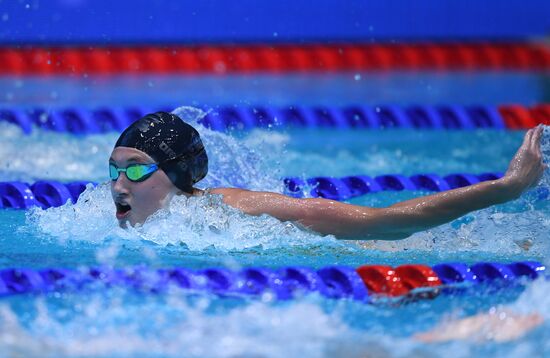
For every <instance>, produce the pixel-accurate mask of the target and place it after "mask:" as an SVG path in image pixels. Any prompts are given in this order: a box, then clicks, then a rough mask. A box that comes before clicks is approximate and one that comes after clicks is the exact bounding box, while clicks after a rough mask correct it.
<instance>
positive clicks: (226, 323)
mask: <svg viewBox="0 0 550 358" xmlns="http://www.w3.org/2000/svg"><path fill="white" fill-rule="evenodd" d="M428 78H429V77H428ZM398 82H399V81H398ZM428 82H429V81H428ZM399 83H401V82H399ZM453 84H456V83H455V82H453V83H452V84H447V85H448V86H451V87H452V85H453ZM310 86H311V84H310ZM340 86H341V88H340V89H342V88H345V84H341V85H340ZM31 87H32V88H35V90H36V88H40V87H34V85H32V86H31ZM328 87H330V86H328V85H327V88H328ZM459 87H460V86H459ZM94 88H95V91H96V92H94V93H101V91H99V90H97V88H96V87H94ZM391 88H392V87H391V86H390V89H391ZM36 91H38V90H36ZM225 91H226V90H223V91H222V92H223V94H224V96H226V97H224V100H226V101H230V100H231V97H230V95H228V94H227V92H225ZM350 91H351V92H352V94H354V95H357V96H358V95H359V94H360V93H359V94H358V92H357V91H358V90H353V89H352V90H350ZM336 92H338V91H335V93H336ZM442 92H444V91H442ZM21 93H22V94H23V95H27V97H25V96H23V97H25V98H26V99H29V98H31V97H32V93H38V92H32V91H31V90H30V89H29V90H23V91H22V92H21ZM109 93H111V95H112V96H111V97H109V101H111V102H113V103H116V94H115V90H113V89H111V91H110V92H109ZM338 93H340V94H338V95H337V94H334V96H335V97H336V99H335V100H336V101H339V100H343V98H344V97H345V95H344V94H342V93H341V92H338ZM61 94H62V95H61V99H59V97H58V98H57V99H56V100H55V101H53V102H52V99H51V98H46V99H42V100H38V102H39V104H40V103H42V104H43V105H48V106H56V105H60V104H66V103H68V102H69V101H68V98H71V96H72V95H73V94H71V93H70V91H67V93H64V92H62V91H61ZM138 94H139V91H138ZM141 95H143V93H142V94H141ZM523 95H525V94H523ZM77 96H81V98H85V93H84V90H82V91H81V92H79V93H78V94H77ZM103 96H106V94H103ZM227 96H229V97H227ZM233 96H236V95H235V94H233ZM289 96H290V95H289ZM338 96H340V97H338ZM400 96H401V97H402V96H403V95H402V94H401V95H400ZM464 96H466V95H464ZM526 96H527V95H526ZM46 97H47V96H46ZM123 97H124V96H123ZM138 97H139V96H138ZM175 97H176V96H174V98H170V101H168V102H175V101H176V98H175ZM535 97H536V96H535V95H533V97H531V98H533V99H534V100H536V98H535ZM17 98H19V99H20V102H18V101H17V100H16V99H13V101H12V102H10V103H11V104H14V103H15V104H18V103H19V104H24V103H26V102H25V100H24V98H20V97H17ZM495 98H498V96H496V97H495ZM328 99H329V96H328V95H327V97H326V98H324V99H322V98H321V100H320V101H321V102H322V101H323V100H325V101H328ZM401 99H402V102H403V103H405V102H407V101H408V100H409V99H408V98H401ZM439 99H440V100H441V99H442V100H444V97H441V96H440V97H439ZM126 100H128V98H126V97H124V98H123V99H122V102H124V101H126ZM414 100H416V98H415V99H414ZM433 100H434V102H435V101H436V99H433ZM64 101H65V102H64ZM151 101H152V102H154V103H160V102H161V99H160V96H159V95H157V96H156V97H155V98H153V99H152V100H151ZM286 101H287V102H288V100H286ZM307 101H308V100H307V99H306V100H305V102H307ZM488 101H489V100H488ZM92 102H93V101H92ZM92 102H90V103H86V104H89V105H93V104H94V103H92ZM283 102H284V101H281V103H283ZM464 102H470V103H473V101H471V98H470V99H469V100H467V99H464ZM495 102H496V99H495ZM28 103H31V101H29V102H28ZM35 104H36V103H35ZM103 104H105V103H103ZM107 104H109V103H107ZM179 111H180V112H179V113H183V115H184V116H185V118H186V119H187V120H189V121H191V122H193V121H196V120H197V119H198V118H199V117H200V115H201V112H200V111H199V110H195V109H192V108H181V109H179ZM199 130H200V132H201V136H202V137H203V138H204V142H205V146H206V148H207V151H208V153H209V157H210V158H211V170H210V173H209V175H208V177H207V178H206V179H205V180H204V182H203V183H201V185H202V187H212V186H237V187H246V188H251V189H258V190H260V189H261V190H270V191H275V192H283V190H284V188H283V185H282V181H281V178H283V177H287V176H299V177H312V176H345V175H357V174H368V175H379V174H388V173H399V174H406V175H412V174H416V173H437V174H440V175H444V174H449V173H454V172H470V173H482V172H491V171H496V172H504V171H505V170H506V167H507V163H508V161H509V160H510V159H511V157H512V156H513V154H514V152H515V150H516V149H517V148H518V147H519V145H520V144H521V140H522V137H523V133H522V132H512V131H499V130H478V131H418V130H385V131H368V130H363V131H330V130H305V129H287V130H281V129H278V130H254V131H252V132H246V133H242V132H233V133H229V134H224V133H216V132H212V131H210V130H208V129H205V128H199ZM116 137H117V134H116V133H112V134H105V135H94V136H81V137H77V136H71V135H66V134H59V133H53V132H48V131H43V130H35V131H33V132H32V133H31V135H29V136H26V135H24V134H23V133H22V131H21V130H20V129H19V128H17V127H15V126H13V125H10V124H6V123H1V122H0V143H1V144H2V145H1V146H0V178H2V180H21V181H29V182H32V181H35V180H38V179H54V180H60V181H72V180H91V181H95V182H98V183H100V184H99V185H98V186H97V187H95V188H94V187H89V188H88V189H87V190H86V192H85V193H84V194H83V195H82V196H81V199H80V200H79V201H78V203H77V204H76V205H70V204H67V205H65V206H63V207H59V208H52V209H48V210H41V209H32V210H29V211H18V210H2V211H0V230H1V232H2V235H1V236H0V265H1V267H2V268H7V267H14V266H16V267H33V268H42V267H69V268H80V267H85V266H93V265H112V266H116V267H127V266H139V265H143V266H148V267H170V266H182V267H190V268H205V267H219V266H224V267H229V268H231V269H239V268H241V267H250V266H263V267H272V268H276V267H282V266H288V265H303V266H310V267H315V268H319V267H322V266H326V265H335V264H338V265H349V266H354V267H357V266H359V265H362V264H367V263H370V264H389V265H399V264H402V263H424V264H436V263H440V262H442V261H461V262H466V263H473V262H479V261H491V260H494V261H502V262H510V261H519V260H524V259H529V260H540V261H542V262H544V263H546V264H548V263H549V262H550V261H549V260H548V259H549V254H548V253H549V252H550V240H549V239H550V237H549V236H550V235H549V234H548V233H549V232H550V230H549V227H550V205H549V201H548V199H546V198H543V199H541V198H540V197H539V195H538V194H539V191H540V190H541V188H543V189H544V188H548V186H549V177H548V174H549V173H546V174H545V178H544V180H543V183H541V184H540V185H539V187H538V188H535V189H533V191H531V192H529V193H526V194H525V195H523V196H522V197H521V198H520V199H518V200H516V201H514V202H511V203H507V204H504V205H499V206H496V207H493V208H489V209H485V210H482V211H479V212H476V213H473V214H469V215H467V216H465V217H463V218H461V219H459V220H456V221H454V222H452V223H449V224H447V225H443V226H441V227H438V228H435V229H431V230H428V231H426V232H423V233H418V234H416V235H413V237H411V238H408V239H406V240H402V241H395V242H382V241H368V242H361V241H338V240H336V239H335V238H333V237H331V236H325V237H323V236H320V235H317V234H315V233H311V232H305V231H302V230H301V229H299V228H297V227H295V226H294V225H293V224H290V223H280V222H278V221H277V220H275V219H273V218H270V217H267V216H261V217H248V216H245V215H243V214H241V213H239V212H238V211H236V210H234V209H231V208H228V207H226V206H224V205H223V204H222V203H221V202H220V199H219V198H217V197H215V196H207V197H201V198H190V199H185V198H177V199H175V200H174V202H173V203H172V205H171V208H170V210H169V211H161V212H159V213H157V214H155V215H154V216H153V217H151V218H150V219H149V220H148V221H147V222H146V223H145V224H144V225H143V226H141V227H138V228H132V229H128V230H123V229H120V228H118V226H117V224H116V220H115V217H114V205H113V203H112V200H111V197H110V191H109V184H108V182H107V180H108V178H107V174H108V172H107V165H106V164H107V158H108V156H109V153H110V151H111V149H112V146H113V143H114V141H115V140H116ZM544 140H545V144H544V150H545V158H546V159H548V156H549V155H550V131H549V130H548V129H546V132H545V137H544ZM425 194H428V193H425V192H382V193H377V194H369V195H365V196H363V197H359V198H354V199H352V200H351V201H350V202H352V203H354V204H359V205H370V206H377V207H378V206H387V205H391V204H393V203H395V202H397V201H400V200H405V199H409V198H413V197H417V196H419V195H425ZM549 293H550V282H547V281H545V280H543V279H541V280H538V281H535V282H531V283H518V284H517V285H514V286H511V287H506V288H505V289H495V288H494V287H489V286H483V285H481V286H479V289H476V290H475V291H472V290H467V291H464V292H460V293H457V294H454V295H440V296H438V297H435V298H434V299H428V300H418V301H412V302H401V301H395V300H380V301H379V302H377V303H375V304H365V303H360V302H355V301H350V300H331V299H326V298H323V297H320V296H318V295H309V296H304V297H300V298H297V299H295V300H292V301H285V302H281V301H275V300H274V299H273V297H271V296H270V295H264V296H262V297H260V298H255V299H237V298H227V297H225V298H223V297H215V296H208V295H198V296H196V295H195V296H189V295H185V294H184V293H182V292H181V291H170V292H166V293H162V294H150V293H143V292H136V291H135V290H131V289H128V290H126V289H122V288H106V287H95V288H90V289H88V290H85V291H82V292H54V293H49V294H43V295H19V296H13V297H4V298H2V299H1V301H0V322H1V323H0V355H2V356H9V355H22V356H52V357H59V356H109V357H112V356H114V357H118V356H121V357H122V356H132V357H139V356H158V357H164V356H178V357H182V356H185V357H187V356H189V357H205V356H208V357H236V356H238V357H241V356H246V357H249V356H250V357H258V356H261V357H264V356H265V357H280V356H288V357H297V356H308V357H309V356H311V357H324V356H350V357H354V356H357V357H364V356H373V357H379V356H380V357H383V356H396V357H409V356H441V355H444V354H445V355H447V354H449V352H452V355H453V356H464V357H467V356H473V355H475V356H477V355H483V354H491V355H494V356H518V357H519V356H526V355H532V356H545V355H549V354H550V343H549V342H550V339H549V338H550V336H549V333H548V328H550V325H549V323H548V322H549V319H550V310H549V308H548V307H550V300H549V297H550V295H549ZM497 306H498V307H500V306H504V307H508V308H510V309H512V310H515V311H518V312H538V313H539V314H541V315H542V316H543V317H544V319H545V322H544V324H543V325H542V326H540V327H538V328H536V329H535V330H533V331H532V332H530V333H529V334H527V335H526V336H524V337H522V338H520V339H519V340H517V341H513V342H509V343H496V342H492V341H491V340H489V341H484V340H482V341H481V342H476V341H467V342H450V343H440V344H430V345H427V344H424V343H421V342H419V341H417V340H415V339H414V338H412V336H413V335H414V334H415V333H419V332H422V331H426V330H428V329H432V328H434V327H435V326H436V325H437V324H438V323H440V322H442V321H445V320H449V319H453V318H459V317H466V316H470V315H473V314H475V313H481V312H487V311H489V310H490V309H491V308H494V307H497Z"/></svg>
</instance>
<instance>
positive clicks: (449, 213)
mask: <svg viewBox="0 0 550 358" xmlns="http://www.w3.org/2000/svg"><path fill="white" fill-rule="evenodd" d="M542 129H543V128H542V127H541V126H539V127H537V128H533V129H531V130H529V131H528V132H527V133H526V135H525V138H524V141H523V144H522V145H521V147H520V148H519V150H518V151H517V153H516V155H515V156H514V158H513V159H512V161H511V163H510V166H509V168H508V171H507V172H506V175H505V176H504V177H502V178H500V179H497V180H491V181H485V182H481V183H478V184H475V185H471V186H468V187H464V188H459V189H454V190H449V191H445V192H441V193H437V194H433V195H428V196H423V197H419V198H416V199H412V200H407V201H403V202H400V203H397V204H395V205H392V206H390V207H387V208H370V207H364V206H358V205H351V204H345V203H340V202H337V201H333V200H327V199H296V198H290V197H288V196H285V195H281V194H276V193H268V192H254V191H248V190H241V189H222V188H220V189H215V190H213V191H212V192H213V193H214V194H222V195H223V196H224V198H223V200H224V202H225V203H226V204H228V205H230V206H233V207H235V208H237V209H240V210H242V211H243V212H245V213H247V214H250V215H261V214H268V215H271V216H274V217H276V218H278V219H279V220H282V221H294V222H298V223H300V224H302V225H304V226H306V227H307V228H309V229H311V230H313V231H316V232H319V233H321V234H332V235H335V236H336V237H338V238H340V239H383V240H395V239H404V238H406V237H408V236H410V235H411V234H413V233H415V232H417V231H422V230H426V229H429V228H432V227H435V226H438V225H441V224H444V223H447V222H449V221H451V220H454V219H456V218H459V217H460V216H462V215H465V214H467V213H469V212H472V211H475V210H479V209H483V208H486V207H489V206H491V205H495V204H500V203H504V202H507V201H510V200H513V199H516V198H518V197H519V196H520V195H521V193H522V192H523V191H525V190H526V189H528V188H530V187H532V186H534V185H536V183H537V182H538V181H539V180H540V178H541V176H542V174H543V172H544V168H545V165H544V164H543V163H542V155H541V152H540V138H541V135H542Z"/></svg>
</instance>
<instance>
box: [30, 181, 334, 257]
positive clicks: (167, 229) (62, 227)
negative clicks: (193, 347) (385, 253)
mask: <svg viewBox="0 0 550 358" xmlns="http://www.w3.org/2000/svg"><path fill="white" fill-rule="evenodd" d="M114 213H115V207H114V204H113V201H112V199H111V196H110V192H109V185H108V184H103V185H100V186H98V187H96V188H92V187H89V188H88V189H87V190H86V191H85V192H84V193H83V194H82V195H81V197H80V199H79V200H78V202H77V204H76V205H72V204H70V203H67V204H66V205H64V206H61V207H58V208H50V209H47V210H42V209H38V208H35V209H32V210H30V211H29V212H28V213H27V221H28V224H29V225H30V226H31V227H34V228H37V229H38V230H39V231H40V232H41V233H42V234H46V235H47V236H50V237H52V236H53V237H55V238H58V239H61V240H82V241H86V242H91V243H101V242H105V241H106V240H112V239H114V238H117V239H124V240H133V241H135V240H146V241H149V242H153V243H156V244H159V245H182V244H183V245H185V246H186V247H187V248H188V249H190V250H204V249H207V248H215V249H219V250H224V251H227V250H243V249H247V248H252V247H258V248H264V249H268V248H276V247H293V246H312V245H319V244H323V245H327V246H330V245H340V244H339V243H338V242H337V240H336V239H335V238H334V237H331V236H327V237H322V236H319V235H316V234H314V233H311V232H306V231H304V230H301V229H300V228H298V227H297V226H296V225H294V224H292V223H283V222H280V221H279V220H277V219H275V218H273V217H270V216H267V215H262V216H258V217H254V216H249V215H246V214H243V213H242V212H241V211H239V210H236V209H234V208H231V207H228V206H227V205H225V204H223V203H222V202H221V196H219V195H211V194H207V195H204V196H201V197H190V198H186V197H184V196H178V197H175V198H174V199H173V200H172V202H171V205H170V208H169V209H166V210H160V211H159V212H157V213H155V214H154V215H152V216H151V217H149V218H148V219H147V221H146V222H145V223H144V224H143V225H142V226H138V227H135V228H130V229H127V230H123V229H120V228H119V227H118V224H117V221H116V219H115V216H114ZM91 222H92V223H94V224H93V225H90V223H91Z"/></svg>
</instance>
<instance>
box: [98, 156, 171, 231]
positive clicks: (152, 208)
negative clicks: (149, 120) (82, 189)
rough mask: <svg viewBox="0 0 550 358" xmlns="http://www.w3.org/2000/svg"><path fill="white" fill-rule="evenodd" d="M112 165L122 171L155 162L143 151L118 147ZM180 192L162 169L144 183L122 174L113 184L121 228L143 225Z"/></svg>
mask: <svg viewBox="0 0 550 358" xmlns="http://www.w3.org/2000/svg"><path fill="white" fill-rule="evenodd" d="M109 162H110V163H114V164H115V165H116V166H117V167H118V168H126V167H127V166H128V165H130V164H151V163H154V162H155V161H154V160H153V159H152V158H151V157H150V156H149V155H147V154H146V153H144V152H142V151H141V150H138V149H135V148H128V147H116V148H115V149H114V150H113V152H112V153H111V158H109ZM177 192H178V189H177V188H176V186H175V185H174V184H172V182H171V181H170V179H168V176H166V174H165V173H164V172H163V171H162V170H161V169H159V170H157V171H155V172H154V173H153V175H151V176H150V177H149V178H147V179H145V180H144V181H142V182H132V181H130V180H128V177H126V174H125V173H119V177H118V179H117V180H116V181H111V195H112V196H113V201H114V202H115V205H116V217H117V219H118V222H119V224H120V226H121V227H125V226H126V224H127V223H129V224H130V225H132V226H134V225H136V224H143V223H144V222H145V220H146V219H147V218H148V217H149V216H150V215H152V214H153V213H155V212H156V211H157V210H159V209H161V208H163V207H165V206H167V205H168V203H169V202H170V200H171V199H172V197H173V196H174V195H175V194H176V193H177Z"/></svg>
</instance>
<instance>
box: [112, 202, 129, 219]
mask: <svg viewBox="0 0 550 358" xmlns="http://www.w3.org/2000/svg"><path fill="white" fill-rule="evenodd" d="M115 205H116V218H117V219H118V220H122V219H124V218H125V217H127V216H128V214H130V210H132V207H131V206H130V205H128V204H125V203H115Z"/></svg>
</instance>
